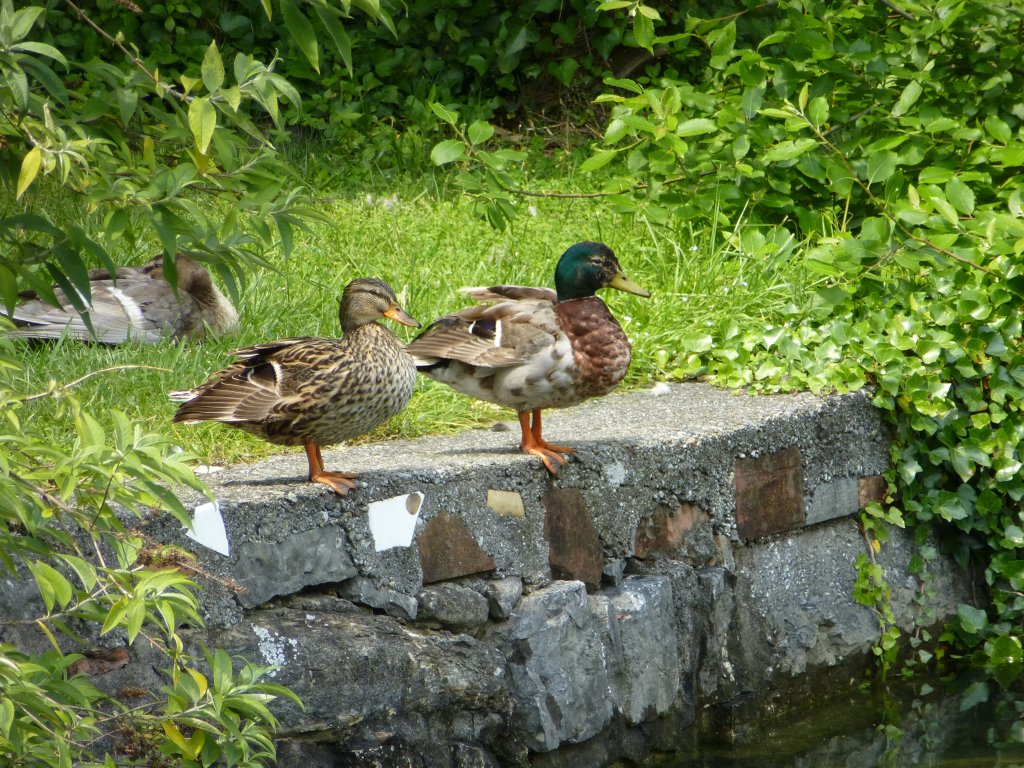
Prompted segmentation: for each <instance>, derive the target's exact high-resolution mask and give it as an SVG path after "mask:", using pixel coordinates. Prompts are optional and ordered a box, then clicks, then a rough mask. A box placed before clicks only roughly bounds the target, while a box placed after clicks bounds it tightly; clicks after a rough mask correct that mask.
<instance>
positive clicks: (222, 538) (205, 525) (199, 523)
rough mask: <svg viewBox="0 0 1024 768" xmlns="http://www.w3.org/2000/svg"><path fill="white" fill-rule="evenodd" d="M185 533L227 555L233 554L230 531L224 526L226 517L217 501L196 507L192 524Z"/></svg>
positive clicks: (205, 545)
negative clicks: (230, 544) (229, 539)
mask: <svg viewBox="0 0 1024 768" xmlns="http://www.w3.org/2000/svg"><path fill="white" fill-rule="evenodd" d="M185 535H186V536H188V537H189V538H190V539H192V540H193V541H198V542H199V543H200V544H202V545H203V546H204V547H208V548H209V549H212V550H213V551H214V552H220V554H222V555H224V556H225V557H227V556H228V555H230V554H231V547H230V546H229V545H228V532H227V530H226V529H225V528H224V518H223V517H221V516H220V504H219V503H218V502H217V501H212V502H209V503H208V504H200V505H199V506H198V507H196V510H195V513H194V514H193V515H192V525H191V526H190V527H189V528H186V529H185Z"/></svg>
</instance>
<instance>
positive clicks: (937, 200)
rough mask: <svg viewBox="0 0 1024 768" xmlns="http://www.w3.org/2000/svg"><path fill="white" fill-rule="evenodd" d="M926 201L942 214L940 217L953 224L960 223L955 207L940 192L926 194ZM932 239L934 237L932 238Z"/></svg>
mask: <svg viewBox="0 0 1024 768" xmlns="http://www.w3.org/2000/svg"><path fill="white" fill-rule="evenodd" d="M928 201H929V202H930V203H931V204H932V205H934V206H935V209H936V210H937V211H938V212H939V213H940V214H941V215H942V217H943V218H944V219H945V220H946V221H948V222H949V223H950V224H952V225H953V226H956V225H957V224H959V223H960V217H959V216H957V213H956V209H955V208H954V207H953V206H952V205H951V204H950V202H949V201H948V200H946V198H945V197H943V196H942V195H941V194H931V195H929V196H928ZM932 239H933V240H934V238H932Z"/></svg>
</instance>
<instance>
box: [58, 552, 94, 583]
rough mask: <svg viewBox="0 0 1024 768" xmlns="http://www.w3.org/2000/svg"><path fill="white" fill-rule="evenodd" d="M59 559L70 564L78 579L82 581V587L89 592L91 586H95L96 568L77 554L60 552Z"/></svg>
mask: <svg viewBox="0 0 1024 768" xmlns="http://www.w3.org/2000/svg"><path fill="white" fill-rule="evenodd" d="M60 559H61V560H63V561H64V562H65V563H67V564H68V565H70V566H71V568H72V570H74V572H75V573H76V574H77V575H78V580H79V581H81V582H82V588H83V589H84V590H85V591H86V592H91V591H92V588H93V587H94V586H96V568H95V567H93V566H92V565H91V564H90V563H88V562H86V561H85V560H83V559H82V558H80V557H78V556H77V555H63V554H62V555H60Z"/></svg>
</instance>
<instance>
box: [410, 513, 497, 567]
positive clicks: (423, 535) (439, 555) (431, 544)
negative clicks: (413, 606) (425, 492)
mask: <svg viewBox="0 0 1024 768" xmlns="http://www.w3.org/2000/svg"><path fill="white" fill-rule="evenodd" d="M417 544H418V545H419V550H420V566H421V567H422V568H423V583H424V584H431V583H433V582H435V581H445V580H446V579H457V578H459V577H460V576H469V575H470V574H472V573H482V572H484V571H493V570H494V567H495V565H494V560H492V559H491V557H490V555H488V554H487V553H486V552H484V551H483V550H482V549H481V548H480V545H479V544H477V543H476V539H474V538H473V534H471V533H470V532H469V529H468V528H466V524H465V523H464V522H462V520H460V519H459V518H457V517H453V516H452V515H449V514H448V513H447V512H440V513H439V514H437V515H436V516H434V517H432V518H431V519H430V520H428V521H427V523H426V525H425V526H424V527H423V530H422V531H421V532H420V535H419V537H418V539H417Z"/></svg>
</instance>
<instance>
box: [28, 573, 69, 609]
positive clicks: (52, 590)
mask: <svg viewBox="0 0 1024 768" xmlns="http://www.w3.org/2000/svg"><path fill="white" fill-rule="evenodd" d="M28 565H29V570H31V571H32V576H33V577H35V580H36V585H37V586H38V587H39V593H40V595H42V598H43V602H44V603H45V604H46V610H47V612H48V613H49V612H50V611H52V610H53V607H54V603H55V602H56V604H57V605H59V606H60V607H61V608H66V607H67V605H68V603H70V602H71V598H72V596H73V595H74V590H73V589H72V588H71V582H69V581H68V580H67V579H66V578H64V576H63V574H61V573H60V572H59V571H57V570H56V569H54V568H53V566H51V565H48V564H47V563H44V562H42V561H34V562H30V563H29V564H28ZM44 585H45V586H44Z"/></svg>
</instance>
